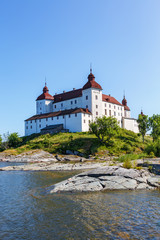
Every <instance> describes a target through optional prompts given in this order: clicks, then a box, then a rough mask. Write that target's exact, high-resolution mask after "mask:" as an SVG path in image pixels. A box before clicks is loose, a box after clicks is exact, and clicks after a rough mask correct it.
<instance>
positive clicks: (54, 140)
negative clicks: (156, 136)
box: [5, 129, 151, 157]
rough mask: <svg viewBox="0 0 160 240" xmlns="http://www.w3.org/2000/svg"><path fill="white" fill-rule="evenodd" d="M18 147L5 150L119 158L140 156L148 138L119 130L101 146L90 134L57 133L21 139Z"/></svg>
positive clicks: (14, 152) (148, 141)
mask: <svg viewBox="0 0 160 240" xmlns="http://www.w3.org/2000/svg"><path fill="white" fill-rule="evenodd" d="M21 139H22V142H21V143H20V145H19V147H17V148H12V150H11V149H8V150H5V152H6V153H7V152H8V153H12V154H20V153H23V152H26V151H29V150H32V149H42V150H45V151H48V152H49V153H54V154H57V153H58V154H65V153H66V150H71V151H78V152H79V153H82V154H84V156H86V157H87V156H89V155H97V156H102V155H105V156H111V155H114V156H120V155H124V154H133V153H134V154H141V153H142V152H143V150H144V148H145V147H146V146H147V144H148V143H150V142H151V140H150V138H149V137H145V140H144V143H143V141H142V138H141V137H140V136H139V135H138V134H135V133H133V132H132V131H128V130H125V129H119V133H118V134H117V135H116V136H114V137H112V141H111V142H110V145H108V146H106V145H104V144H102V143H101V142H100V141H99V140H98V138H97V137H96V136H95V134H92V133H88V132H87V133H57V134H52V135H51V134H45V135H38V134H33V135H31V136H28V137H23V138H21Z"/></svg>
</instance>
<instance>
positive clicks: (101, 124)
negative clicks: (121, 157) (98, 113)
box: [90, 116, 119, 144]
mask: <svg viewBox="0 0 160 240" xmlns="http://www.w3.org/2000/svg"><path fill="white" fill-rule="evenodd" d="M90 129H91V131H92V132H93V133H94V134H95V135H96V137H98V139H99V140H100V142H101V143H103V144H107V143H108V142H109V141H110V139H111V138H112V137H113V136H115V135H116V134H117V132H118V130H119V126H118V122H117V120H116V119H115V118H114V117H106V116H103V117H102V118H100V117H99V118H97V119H96V120H95V122H92V123H90Z"/></svg>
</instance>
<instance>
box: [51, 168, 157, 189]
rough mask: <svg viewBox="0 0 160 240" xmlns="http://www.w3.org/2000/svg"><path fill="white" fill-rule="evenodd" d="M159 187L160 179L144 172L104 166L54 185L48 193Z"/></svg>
mask: <svg viewBox="0 0 160 240" xmlns="http://www.w3.org/2000/svg"><path fill="white" fill-rule="evenodd" d="M159 186H160V178H155V177H154V178H153V177H151V174H150V173H148V172H146V171H145V170H136V169H125V168H122V167H117V166H107V167H106V166H105V167H101V168H97V169H94V170H90V171H87V172H83V173H81V174H78V175H76V176H74V177H72V178H69V179H68V180H65V181H63V182H61V183H58V184H55V185H53V186H52V187H51V188H50V191H49V192H50V193H54V192H58V191H72V192H75V191H84V192H85V191H102V190H113V189H114V190H121V189H128V190H134V189H154V188H155V187H159Z"/></svg>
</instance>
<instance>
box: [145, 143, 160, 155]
mask: <svg viewBox="0 0 160 240" xmlns="http://www.w3.org/2000/svg"><path fill="white" fill-rule="evenodd" d="M144 151H145V152H146V153H147V154H148V155H149V156H153V157H154V156H156V157H160V141H157V142H153V143H151V144H149V145H147V146H146V147H145V149H144Z"/></svg>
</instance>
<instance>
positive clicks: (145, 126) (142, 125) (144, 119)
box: [137, 114, 150, 142]
mask: <svg viewBox="0 0 160 240" xmlns="http://www.w3.org/2000/svg"><path fill="white" fill-rule="evenodd" d="M137 122H138V128H139V131H140V133H141V135H142V138H143V142H144V136H145V135H146V132H147V131H148V130H149V126H150V125H149V119H148V116H147V115H142V114H139V116H138V120H137Z"/></svg>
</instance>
